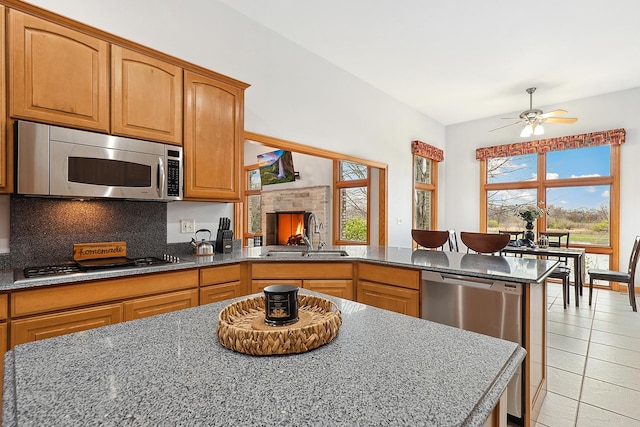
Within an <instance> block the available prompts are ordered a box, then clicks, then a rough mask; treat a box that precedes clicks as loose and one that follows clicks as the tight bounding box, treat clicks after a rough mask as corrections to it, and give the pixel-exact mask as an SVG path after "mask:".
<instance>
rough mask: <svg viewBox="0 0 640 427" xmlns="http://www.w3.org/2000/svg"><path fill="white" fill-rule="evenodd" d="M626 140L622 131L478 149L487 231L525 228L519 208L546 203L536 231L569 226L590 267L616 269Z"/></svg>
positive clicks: (572, 240)
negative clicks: (622, 148) (621, 161)
mask: <svg viewBox="0 0 640 427" xmlns="http://www.w3.org/2000/svg"><path fill="white" fill-rule="evenodd" d="M623 142H624V130H623V129H619V130H615V131H605V132H595V133H592V134H584V135H576V136H571V137H563V138H551V139H547V140H541V141H531V142H528V143H522V144H513V145H511V146H500V147H489V148H487V149H479V150H478V151H477V152H476V157H477V158H478V159H479V160H481V162H482V163H481V171H483V172H482V176H481V182H482V183H481V187H482V192H481V197H482V201H481V203H482V205H481V229H483V230H485V231H487V232H498V230H509V231H519V230H523V228H524V223H523V221H522V220H521V219H520V218H519V217H517V216H516V215H515V211H516V210H517V209H518V208H520V207H522V206H526V205H537V204H541V205H542V206H543V207H544V208H545V210H546V215H544V216H542V217H540V218H538V220H537V224H536V231H538V232H539V231H569V232H570V233H571V234H570V241H569V244H570V246H574V247H582V248H585V250H586V252H587V257H586V263H587V265H586V268H587V269H588V268H605V269H617V268H618V261H619V258H618V248H619V198H620V196H619V188H620V174H619V170H620V168H619V165H620V144H622V143H623ZM527 144H531V145H527ZM565 147H567V149H564V148H565ZM511 149H513V152H514V153H513V154H512V155H510V153H509V150H511ZM522 152H527V154H521V153H522ZM505 154H506V155H505ZM493 155H495V157H493Z"/></svg>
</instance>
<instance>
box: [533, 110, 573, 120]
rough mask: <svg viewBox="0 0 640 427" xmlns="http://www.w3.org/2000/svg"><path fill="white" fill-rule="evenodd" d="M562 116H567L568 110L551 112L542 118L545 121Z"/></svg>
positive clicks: (541, 115)
mask: <svg viewBox="0 0 640 427" xmlns="http://www.w3.org/2000/svg"><path fill="white" fill-rule="evenodd" d="M562 114H567V110H553V111H549V112H548V113H544V114H540V117H542V118H543V119H546V118H547V117H552V116H561V115H562Z"/></svg>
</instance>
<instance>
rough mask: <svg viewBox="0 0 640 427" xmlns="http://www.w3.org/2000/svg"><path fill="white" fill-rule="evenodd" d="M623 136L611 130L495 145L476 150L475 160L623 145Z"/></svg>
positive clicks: (617, 130)
mask: <svg viewBox="0 0 640 427" xmlns="http://www.w3.org/2000/svg"><path fill="white" fill-rule="evenodd" d="M625 134H626V132H625V130H624V129H612V130H605V131H602V132H591V133H583V134H580V135H571V136H561V137H559V138H548V139H539V140H536V141H526V142H516V143H514V144H505V145H495V146H493V147H484V148H478V149H477V150H476V160H486V159H490V158H496V157H508V156H518V155H521V154H534V153H546V152H548V151H560V150H569V149H572V148H585V147H596V146H598V145H622V144H624V139H625Z"/></svg>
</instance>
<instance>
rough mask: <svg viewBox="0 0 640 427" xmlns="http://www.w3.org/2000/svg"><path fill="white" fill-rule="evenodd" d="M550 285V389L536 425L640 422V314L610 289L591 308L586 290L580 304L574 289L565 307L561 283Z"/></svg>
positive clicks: (595, 297)
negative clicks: (577, 303) (575, 297)
mask: <svg viewBox="0 0 640 427" xmlns="http://www.w3.org/2000/svg"><path fill="white" fill-rule="evenodd" d="M547 289H548V292H547V303H548V312H547V331H548V334H547V363H548V371H547V374H548V382H547V384H548V393H547V396H546V398H545V401H544V404H543V407H542V410H541V413H540V416H539V417H538V420H537V424H536V426H543V427H544V426H548V427H559V426H578V427H591V426H593V427H602V426H640V312H633V310H632V309H631V305H630V304H629V297H628V296H627V294H626V293H624V294H623V293H618V292H612V291H607V290H594V294H593V303H592V305H591V307H589V290H588V289H587V288H585V289H584V291H583V295H582V297H581V298H580V307H578V308H577V307H576V306H575V301H574V293H573V292H574V291H573V287H572V288H571V307H567V309H566V310H565V309H563V308H562V287H561V285H559V284H558V285H556V284H549V285H548V287H547ZM639 299H640V298H639ZM638 304H639V305H640V303H638Z"/></svg>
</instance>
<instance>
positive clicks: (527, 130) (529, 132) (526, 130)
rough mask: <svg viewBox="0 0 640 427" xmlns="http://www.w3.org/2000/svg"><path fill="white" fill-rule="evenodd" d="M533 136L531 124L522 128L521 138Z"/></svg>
mask: <svg viewBox="0 0 640 427" xmlns="http://www.w3.org/2000/svg"><path fill="white" fill-rule="evenodd" d="M532 134H533V126H531V123H528V124H527V125H526V126H525V127H524V128H522V132H520V137H521V138H529V137H530V136H531V135H532Z"/></svg>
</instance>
